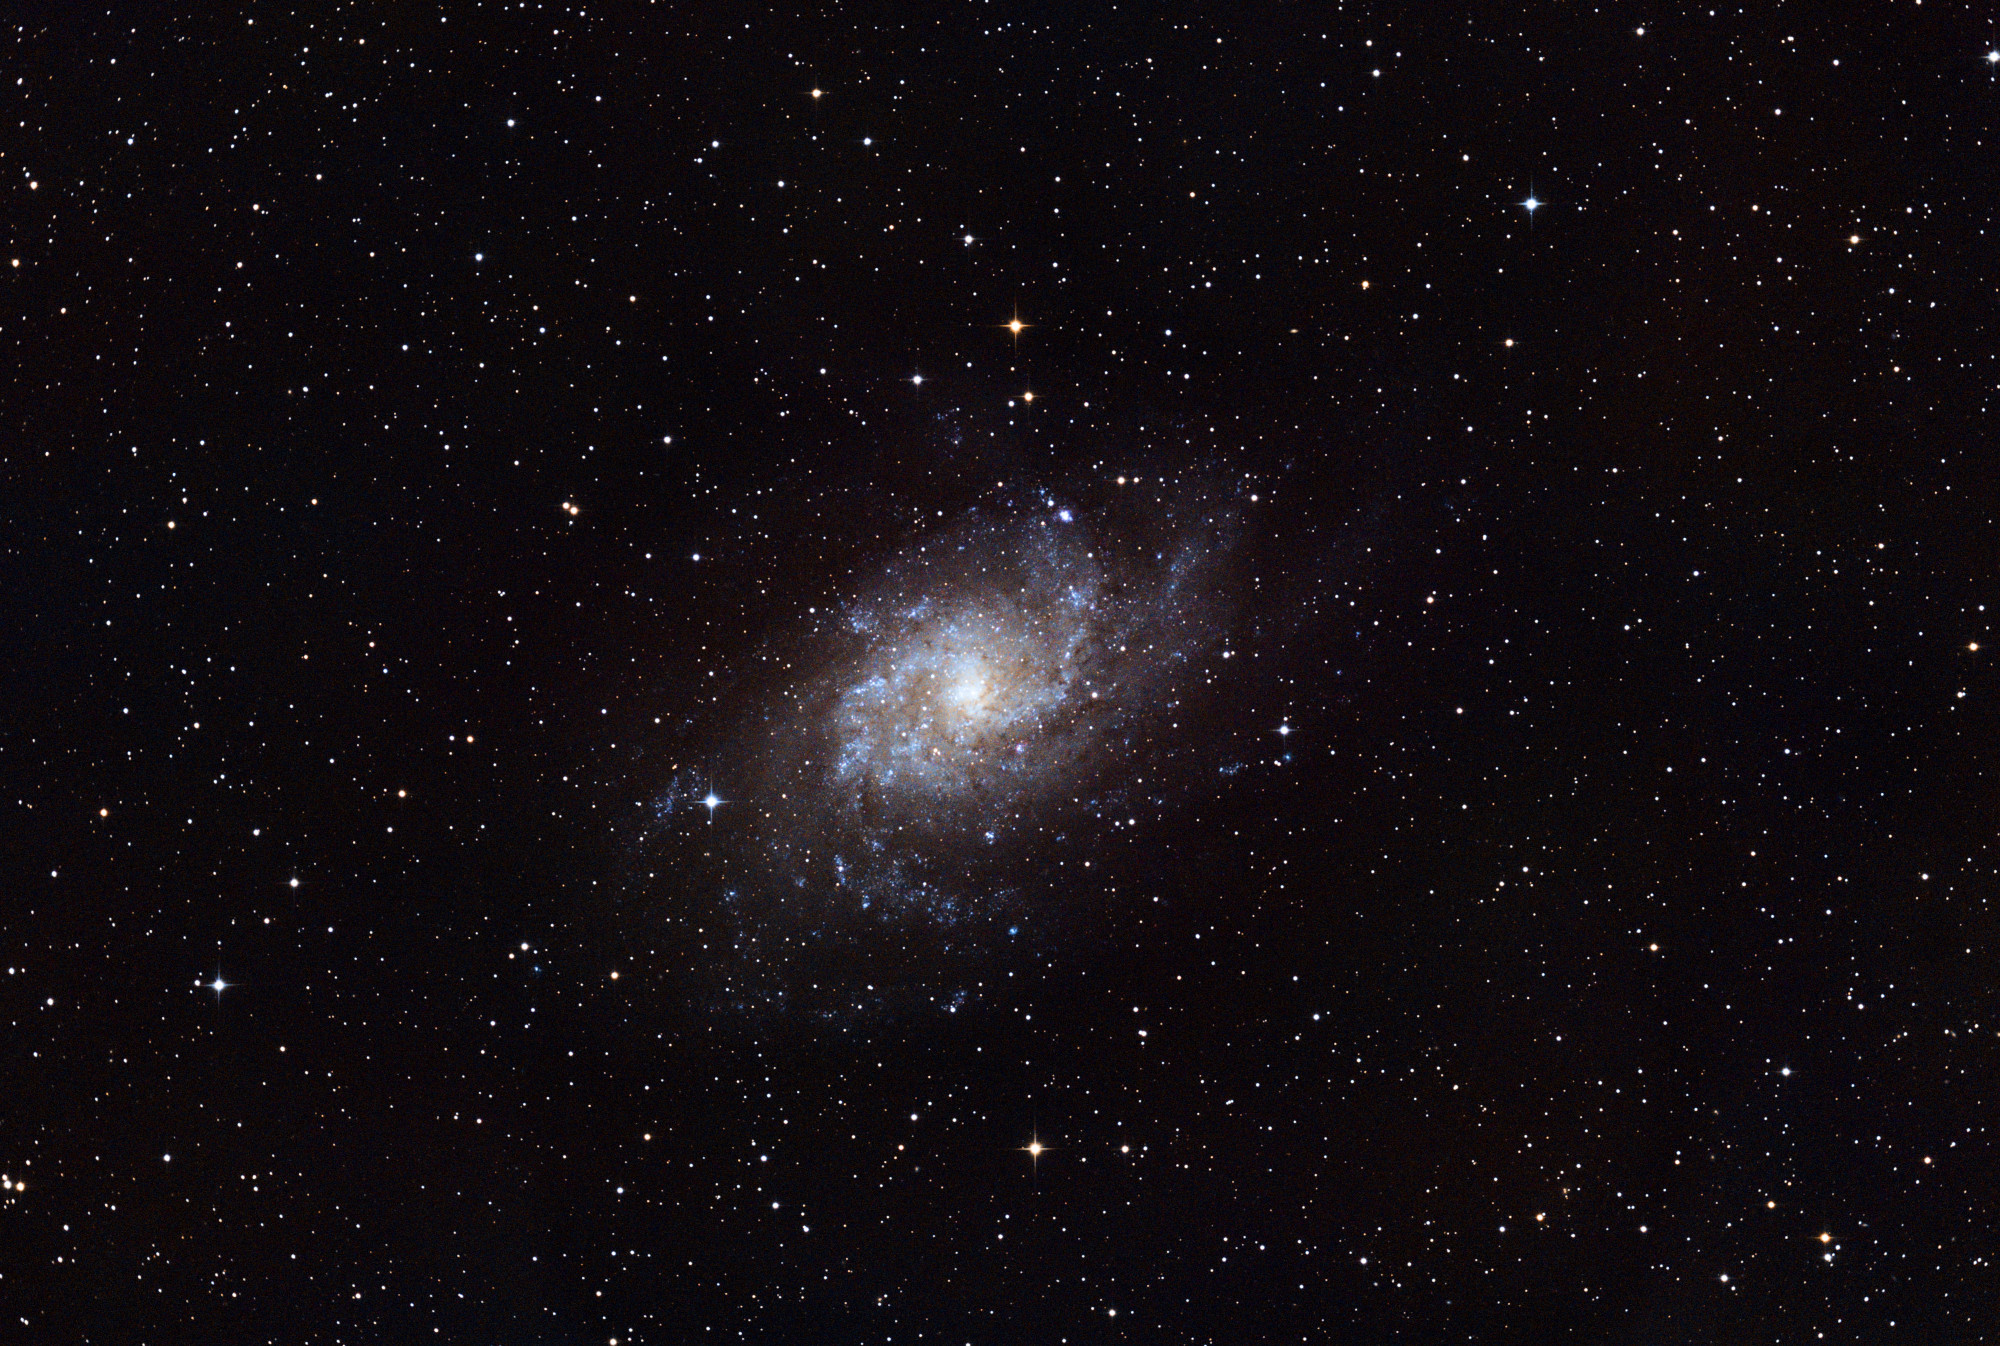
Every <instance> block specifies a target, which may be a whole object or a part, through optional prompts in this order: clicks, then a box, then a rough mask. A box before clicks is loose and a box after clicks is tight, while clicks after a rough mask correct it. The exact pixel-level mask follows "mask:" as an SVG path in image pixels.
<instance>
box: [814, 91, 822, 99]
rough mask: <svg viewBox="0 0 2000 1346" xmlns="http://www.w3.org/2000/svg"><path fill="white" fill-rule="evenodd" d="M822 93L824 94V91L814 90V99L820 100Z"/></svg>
mask: <svg viewBox="0 0 2000 1346" xmlns="http://www.w3.org/2000/svg"><path fill="white" fill-rule="evenodd" d="M821 92H822V91H821V90H819V89H814V90H813V97H814V98H818V97H819V96H820V95H821Z"/></svg>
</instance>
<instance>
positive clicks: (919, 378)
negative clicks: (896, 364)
mask: <svg viewBox="0 0 2000 1346" xmlns="http://www.w3.org/2000/svg"><path fill="white" fill-rule="evenodd" d="M910 382H912V383H914V384H916V385H917V386H918V387H922V386H923V382H924V376H923V375H922V374H912V375H910Z"/></svg>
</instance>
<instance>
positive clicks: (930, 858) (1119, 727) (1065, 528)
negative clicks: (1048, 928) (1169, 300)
mask: <svg viewBox="0 0 2000 1346" xmlns="http://www.w3.org/2000/svg"><path fill="white" fill-rule="evenodd" d="M1238 531H1239V523H1238V516H1237V512H1236V510H1235V508H1234V506H1233V503H1232V502H1231V501H1229V500H1228V499H1227V498H1226V497H1222V496H1220V495H1219V493H1217V492H1214V491H1212V490H1208V489H1203V488H1197V487H1193V486H1189V485H1185V484H1179V485H1171V486H1170V485H1168V484H1166V483H1156V484H1155V485H1153V486H1152V487H1151V488H1150V489H1147V488H1142V487H1139V486H1138V485H1137V484H1136V483H1134V485H1133V486H1131V487H1128V488H1127V489H1125V490H1123V491H1120V492H1117V493H1115V494H1113V495H1112V496H1111V497H1110V498H1108V499H1107V500H1106V501H1105V502H1104V503H1102V504H1099V505H1097V506H1094V507H1088V506H1085V505H1082V504H1072V503H1068V502H1064V501H1060V500H1057V499H1055V498H1053V497H1051V496H1047V495H1042V496H1037V497H1034V498H1032V499H1030V500H1028V501H1026V502H1001V503H998V504H992V505H989V506H987V507H986V508H982V509H978V510H973V511H968V512H967V513H965V514H964V515H963V516H962V517H960V518H959V519H957V520H956V521H955V522H952V523H950V524H949V525H947V526H941V527H939V528H938V529H936V530H934V531H931V532H928V533H926V534H923V535H919V536H915V537H912V538H909V539H907V540H906V541H905V542H904V543H903V544H902V545H901V546H899V547H897V548H896V549H895V550H894V551H893V552H892V554H890V555H889V556H888V557H887V558H885V559H883V560H881V561H880V562H879V563H878V565H877V567H876V569H875V570H874V572H873V574H872V576H870V577H869V578H868V579H866V580H865V581H863V582H861V583H859V584H856V585H855V586H853V589H852V591H851V592H849V593H847V594H844V595H841V596H840V598H839V600H838V601H837V602H836V603H834V604H833V605H831V606H830V607H827V606H821V605H819V604H814V605H813V609H812V610H811V611H810V613H808V614H802V617H801V620H800V621H798V622H797V623H796V624H795V625H793V626H792V627H790V628H788V629H782V630H780V631H778V632H776V633H775V634H774V635H773V636H772V638H771V640H770V642H769V643H768V644H767V645H766V647H765V648H764V650H763V651H762V652H761V656H760V658H759V659H758V660H757V662H758V664H759V665H761V666H765V667H771V668H778V669H782V670H784V672H783V673H781V674H780V675H778V676H777V677H776V678H774V679H769V680H767V681H766V682H765V683H764V685H763V686H762V687H761V689H758V690H752V691H746V692H743V693H741V694H740V695H739V697H738V699H737V702H736V703H735V704H734V705H732V706H731V707H729V708H728V709H729V710H730V711H733V712H734V713H733V715H729V716H727V717H725V718H722V719H721V720H720V728H719V729H718V732H717V739H716V741H717V744H718V747H717V749H716V750H715V752H714V754H713V757H712V762H713V765H712V766H710V767H708V768H707V769H706V770H704V771H703V772H700V773H684V774H683V775H682V776H681V777H678V778H677V779H675V780H674V781H673V782H672V783H671V784H670V785H669V786H668V787H667V790H666V791H665V792H664V795H663V797H662V798H660V799H659V800H658V801H656V807H655V815H656V816H657V817H659V818H661V819H662V820H664V821H663V822H662V824H661V826H662V828H663V829H666V830H671V829H672V828H673V827H674V826H675V825H676V823H675V821H674V814H675V809H674V805H675V804H676V802H679V803H682V804H685V803H687V802H698V801H699V800H701V799H702V798H703V796H704V795H705V793H706V792H707V791H708V790H710V789H711V788H712V789H713V790H714V791H716V792H717V795H710V796H708V797H709V798H715V797H718V796H719V798H720V799H722V800H725V801H727V802H726V803H724V804H722V805H720V806H719V807H715V808H711V810H710V811H711V813H712V814H713V815H714V823H713V827H712V828H711V827H710V826H709V825H708V820H707V819H703V820H702V826H701V828H700V838H701V843H702V845H703V847H704V849H703V851H702V854H703V855H704V856H705V857H707V858H708V861H709V862H710V863H711V864H712V865H714V866H715V867H716V869H717V871H718V872H717V874H716V879H715V881H716V883H717V884H718V885H719V886H721V887H722V890H723V891H725V892H726V893H727V894H728V899H729V900H728V902H727V903H726V907H727V911H728V913H729V915H730V919H731V921H732V922H733V923H734V924H735V927H736V930H737V943H738V945H739V946H744V945H746V944H754V945H756V946H757V947H758V948H759V949H761V950H763V951H764V955H766V956H768V955H769V953H770V951H771V950H772V949H773V948H777V947H783V946H786V945H789V944H799V943H808V942H810V941H812V940H813V939H817V938H822V937H825V936H827V935H828V934H830V933H838V932H843V931H845V932H850V933H851V932H852V931H854V930H856V929H860V928H863V927H866V928H871V929H875V930H878V931H879V930H881V929H882V928H884V926H885V925H887V926H896V927H902V928H909V927H912V926H915V927H924V928H929V929H932V930H936V931H951V932H955V934H956V936H957V937H958V938H960V939H968V938H973V937H974V932H976V931H978V930H981V929H986V930H988V931H989V932H990V931H992V930H1002V931H1006V930H1014V929H1018V922H1019V920H1020V919H1021V917H1022V913H1023V912H1024V911H1025V912H1028V913H1030V914H1032V913H1033V911H1034V908H1035V904H1036V902H1037V901H1038V900H1039V899H1038V898H1037V896H1036V894H1037V893H1038V892H1041V891H1044V890H1045V888H1046V884H1045V883H1044V882H1043V880H1045V879H1046V878H1047V877H1048V876H1049V875H1051V874H1053V873H1054V872H1055V867H1056V858H1055V854H1054V853H1055V850H1056V849H1057V840H1058V838H1060V837H1063V836H1067V835H1069V832H1068V831H1067V830H1066V829H1071V828H1072V827H1073V825H1074V824H1076V823H1078V822H1080V821H1082V820H1084V819H1087V818H1089V817H1091V816H1093V815H1094V814H1096V813H1100V812H1103V811H1104V810H1105V809H1106V808H1108V807H1109V806H1110V805H1111V803H1112V802H1114V801H1119V800H1123V799H1125V798H1126V797H1127V796H1129V795H1130V794H1131V793H1132V792H1133V791H1134V790H1139V789H1143V790H1144V791H1146V792H1147V793H1148V795H1149V797H1153V796H1158V795H1159V794H1160V793H1161V792H1162V791H1163V790H1165V789H1166V786H1165V785H1164V784H1163V780H1164V778H1165V777H1166V776H1169V775H1171V774H1172V769H1173V767H1174V765H1175V764H1176V763H1177V761H1178V758H1177V756H1176V752H1175V749H1176V747H1177V745H1178V744H1179V742H1180V740H1181V738H1182V737H1183V736H1184V735H1185V734H1186V732H1187V731H1186V729H1185V728H1184V725H1185V723H1186V721H1187V720H1188V719H1189V716H1188V714H1187V713H1186V712H1187V708H1188V707H1187V701H1188V698H1189V697H1190V696H1191V695H1193V694H1194V693H1195V692H1197V691H1199V690H1202V689H1205V688H1206V687H1208V686H1209V685H1210V684H1211V683H1212V682H1213V679H1214V675H1215V672H1216V669H1217V668H1218V667H1219V666H1220V664H1219V657H1220V653H1221V648H1222V644H1223V641H1224V637H1225V634H1226V632H1227V630H1228V626H1229V621H1230V618H1231V615H1232V612H1233V609H1234V605H1233V603H1232V601H1231V597H1230V589H1231V587H1232V585H1231V582H1230V577H1231V574H1232V561H1233V557H1234V554H1235V551H1236V542H1237V535H1238ZM1156 802H1163V801H1158V800H1156ZM679 813H680V819H681V820H683V821H684V820H685V818H686V816H687V810H685V809H684V808H683V809H681V810H680V811H679Z"/></svg>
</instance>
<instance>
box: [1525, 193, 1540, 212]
mask: <svg viewBox="0 0 2000 1346" xmlns="http://www.w3.org/2000/svg"><path fill="white" fill-rule="evenodd" d="M1521 204H1522V205H1523V206H1524V207H1526V208H1527V211H1528V213H1529V214H1530V215H1532V214H1534V213H1535V212H1536V211H1538V210H1540V209H1541V208H1542V203H1541V202H1540V201H1537V200H1536V199H1535V198H1534V197H1532V196H1530V197H1529V198H1528V199H1527V200H1525V201H1523V202H1522V203H1521Z"/></svg>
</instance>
